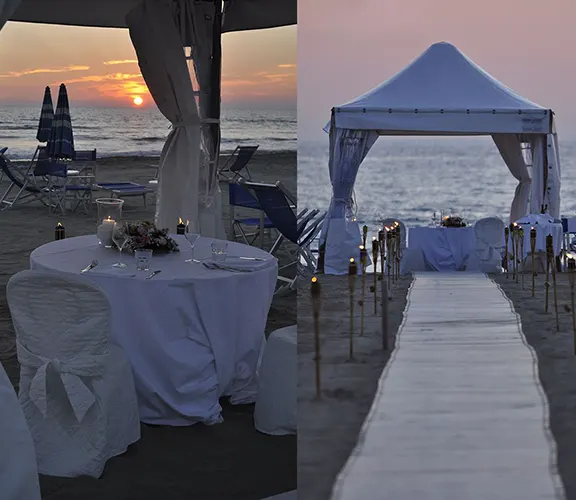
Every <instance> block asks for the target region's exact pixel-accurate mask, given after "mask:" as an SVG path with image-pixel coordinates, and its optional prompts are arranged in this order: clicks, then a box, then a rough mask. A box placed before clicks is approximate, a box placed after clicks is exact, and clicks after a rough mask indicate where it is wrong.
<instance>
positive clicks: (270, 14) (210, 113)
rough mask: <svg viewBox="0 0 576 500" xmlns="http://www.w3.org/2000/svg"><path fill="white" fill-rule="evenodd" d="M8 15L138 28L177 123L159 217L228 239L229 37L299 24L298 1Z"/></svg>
mask: <svg viewBox="0 0 576 500" xmlns="http://www.w3.org/2000/svg"><path fill="white" fill-rule="evenodd" d="M8 20H12V21H24V22H36V23H48V24H63V25H75V26H93V27H111V28H129V29H130V36H131V39H132V42H133V44H134V48H135V49H136V53H137V56H138V62H139V64H140V68H141V71H142V76H143V77H144V80H145V81H146V84H147V85H148V88H149V90H150V93H151V94H152V97H153V98H154V101H155V102H156V104H157V106H158V108H159V109H160V111H161V112H162V114H164V116H165V117H166V118H167V119H168V120H169V121H170V122H171V123H172V131H171V133H170V134H169V136H168V139H167V141H166V144H165V145H164V148H163V150H162V155H161V157H160V164H159V182H158V200H157V208H156V223H157V224H158V225H159V226H161V227H168V228H170V229H171V230H172V231H175V230H176V224H177V223H178V218H179V217H182V219H185V220H190V221H191V222H192V223H193V224H194V225H195V227H196V228H198V231H199V232H200V233H201V234H203V235H204V236H208V237H224V227H223V224H222V208H221V196H220V189H219V187H218V176H217V172H218V157H219V152H220V95H221V89H220V81H221V35H222V33H225V32H231V31H244V30H254V29H265V28H273V27H279V26H287V25H292V24H296V0H0V29H1V28H2V27H3V26H4V24H5V23H6V21H8ZM187 61H189V62H190V68H188V67H187Z"/></svg>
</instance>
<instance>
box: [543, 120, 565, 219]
mask: <svg viewBox="0 0 576 500" xmlns="http://www.w3.org/2000/svg"><path fill="white" fill-rule="evenodd" d="M547 142H548V193H547V194H548V199H547V201H546V203H547V204H548V213H549V214H550V215H551V216H552V217H554V218H556V219H558V218H559V217H560V179H561V174H562V172H561V166H560V151H559V149H558V135H557V134H556V130H555V127H554V131H553V133H552V134H548V136H547Z"/></svg>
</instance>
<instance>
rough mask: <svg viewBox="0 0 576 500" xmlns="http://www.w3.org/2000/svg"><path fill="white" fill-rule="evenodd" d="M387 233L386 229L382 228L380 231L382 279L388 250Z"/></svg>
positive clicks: (382, 278) (379, 244)
mask: <svg viewBox="0 0 576 500" xmlns="http://www.w3.org/2000/svg"><path fill="white" fill-rule="evenodd" d="M385 238H386V235H385V234H384V230H383V229H381V230H380V231H378V246H379V247H380V279H381V280H382V281H383V280H384V261H385V258H384V254H385V252H386V239H385Z"/></svg>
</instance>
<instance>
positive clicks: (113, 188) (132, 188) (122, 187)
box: [95, 182, 154, 208]
mask: <svg viewBox="0 0 576 500" xmlns="http://www.w3.org/2000/svg"><path fill="white" fill-rule="evenodd" d="M95 187H97V188H99V189H103V190H104V191H110V193H111V197H112V198H114V197H116V198H124V197H127V196H142V199H143V200H144V208H148V206H147V203H146V195H147V194H148V193H153V192H154V190H153V189H150V188H149V187H146V186H143V185H142V184H136V183H135V182H99V183H97V184H95Z"/></svg>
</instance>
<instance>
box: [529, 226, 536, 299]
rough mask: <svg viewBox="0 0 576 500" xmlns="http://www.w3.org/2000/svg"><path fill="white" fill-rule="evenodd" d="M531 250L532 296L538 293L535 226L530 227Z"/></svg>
mask: <svg viewBox="0 0 576 500" xmlns="http://www.w3.org/2000/svg"><path fill="white" fill-rule="evenodd" d="M530 252H531V253H532V257H531V259H532V297H534V294H535V293H536V263H535V253H536V228H534V227H533V228H531V229H530Z"/></svg>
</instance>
